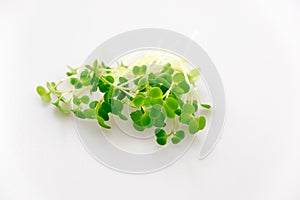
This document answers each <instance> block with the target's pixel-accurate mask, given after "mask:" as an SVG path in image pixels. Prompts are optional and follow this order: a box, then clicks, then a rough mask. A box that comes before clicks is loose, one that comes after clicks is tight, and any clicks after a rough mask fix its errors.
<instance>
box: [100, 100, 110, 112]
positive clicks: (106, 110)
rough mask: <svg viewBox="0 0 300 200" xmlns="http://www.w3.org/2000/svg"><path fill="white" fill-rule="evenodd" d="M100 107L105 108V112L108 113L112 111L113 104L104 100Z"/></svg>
mask: <svg viewBox="0 0 300 200" xmlns="http://www.w3.org/2000/svg"><path fill="white" fill-rule="evenodd" d="M99 109H101V110H104V112H106V113H110V112H111V111H112V109H111V104H109V103H108V102H106V101H104V102H102V104H101V106H100V108H99Z"/></svg>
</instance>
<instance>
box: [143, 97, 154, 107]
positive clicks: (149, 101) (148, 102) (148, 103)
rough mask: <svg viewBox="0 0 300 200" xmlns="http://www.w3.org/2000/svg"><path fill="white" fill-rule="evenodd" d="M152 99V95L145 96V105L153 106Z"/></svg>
mask: <svg viewBox="0 0 300 200" xmlns="http://www.w3.org/2000/svg"><path fill="white" fill-rule="evenodd" d="M151 99H152V98H151V97H147V98H145V101H144V106H146V107H150V106H151Z"/></svg>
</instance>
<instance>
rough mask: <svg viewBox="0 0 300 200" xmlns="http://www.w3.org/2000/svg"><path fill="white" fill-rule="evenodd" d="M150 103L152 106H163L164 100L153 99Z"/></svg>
mask: <svg viewBox="0 0 300 200" xmlns="http://www.w3.org/2000/svg"><path fill="white" fill-rule="evenodd" d="M150 103H151V105H163V100H162V99H159V98H157V99H154V98H151V99H150Z"/></svg>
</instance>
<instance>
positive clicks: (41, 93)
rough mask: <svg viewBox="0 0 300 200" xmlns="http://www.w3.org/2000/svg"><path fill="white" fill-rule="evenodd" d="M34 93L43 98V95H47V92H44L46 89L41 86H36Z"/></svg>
mask: <svg viewBox="0 0 300 200" xmlns="http://www.w3.org/2000/svg"><path fill="white" fill-rule="evenodd" d="M36 92H37V93H38V94H39V95H40V96H43V95H45V94H47V93H48V91H47V90H46V88H44V87H43V86H37V88H36Z"/></svg>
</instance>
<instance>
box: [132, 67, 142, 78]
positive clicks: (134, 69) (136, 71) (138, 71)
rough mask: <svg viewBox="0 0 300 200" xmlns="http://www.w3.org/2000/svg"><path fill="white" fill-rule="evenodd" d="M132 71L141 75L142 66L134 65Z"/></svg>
mask: <svg viewBox="0 0 300 200" xmlns="http://www.w3.org/2000/svg"><path fill="white" fill-rule="evenodd" d="M132 73H133V74H134V75H136V76H137V75H139V74H140V67H139V66H134V67H133V68H132Z"/></svg>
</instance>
